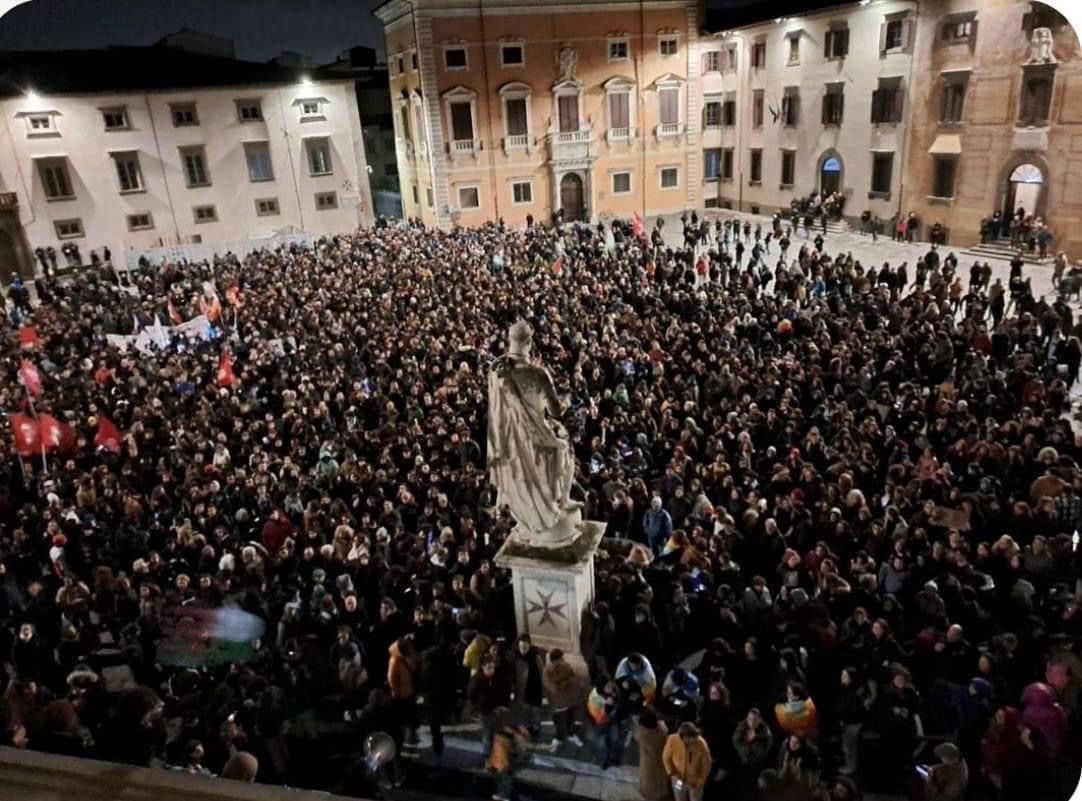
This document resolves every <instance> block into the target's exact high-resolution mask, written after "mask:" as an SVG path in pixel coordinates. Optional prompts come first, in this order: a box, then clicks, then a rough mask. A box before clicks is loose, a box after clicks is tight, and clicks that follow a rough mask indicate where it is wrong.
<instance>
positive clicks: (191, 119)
mask: <svg viewBox="0 0 1082 801" xmlns="http://www.w3.org/2000/svg"><path fill="white" fill-rule="evenodd" d="M169 110H170V112H171V113H172V115H173V127H174V128H183V127H184V126H186V125H198V124H199V116H198V115H197V114H196V112H195V103H173V104H172V105H170V106H169Z"/></svg>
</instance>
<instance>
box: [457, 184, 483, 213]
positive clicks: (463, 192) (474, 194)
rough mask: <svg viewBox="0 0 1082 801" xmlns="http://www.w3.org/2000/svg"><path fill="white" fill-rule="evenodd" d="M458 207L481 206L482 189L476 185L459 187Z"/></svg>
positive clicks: (474, 207)
mask: <svg viewBox="0 0 1082 801" xmlns="http://www.w3.org/2000/svg"><path fill="white" fill-rule="evenodd" d="M458 207H459V208H460V209H479V208H481V190H480V189H478V188H477V187H476V186H460V187H459V188H458Z"/></svg>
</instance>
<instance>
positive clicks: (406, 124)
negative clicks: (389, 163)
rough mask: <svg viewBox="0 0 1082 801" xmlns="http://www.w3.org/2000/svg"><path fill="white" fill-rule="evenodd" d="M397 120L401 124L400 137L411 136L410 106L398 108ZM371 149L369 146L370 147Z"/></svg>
mask: <svg viewBox="0 0 1082 801" xmlns="http://www.w3.org/2000/svg"><path fill="white" fill-rule="evenodd" d="M398 122H399V124H400V125H401V126H402V138H403V139H406V140H409V139H411V138H412V134H411V133H410V107H409V106H402V108H401V109H399V115H398ZM370 149H371V148H370Z"/></svg>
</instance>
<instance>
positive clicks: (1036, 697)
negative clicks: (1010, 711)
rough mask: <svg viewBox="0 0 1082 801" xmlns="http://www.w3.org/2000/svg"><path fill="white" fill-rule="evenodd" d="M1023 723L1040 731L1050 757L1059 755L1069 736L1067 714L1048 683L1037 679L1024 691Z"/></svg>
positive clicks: (1053, 757)
mask: <svg viewBox="0 0 1082 801" xmlns="http://www.w3.org/2000/svg"><path fill="white" fill-rule="evenodd" d="M1022 725H1023V726H1026V727H1027V728H1030V729H1034V730H1035V731H1037V732H1039V733H1040V735H1041V742H1042V743H1043V744H1044V748H1045V752H1046V755H1047V756H1048V758H1049V759H1055V758H1056V757H1058V756H1059V754H1060V752H1061V751H1062V750H1063V744H1064V742H1065V741H1066V738H1067V714H1066V713H1065V712H1064V711H1063V707H1062V706H1060V705H1059V704H1058V703H1056V697H1055V695H1054V694H1053V693H1052V688H1051V687H1049V686H1048V685H1047V684H1044V683H1043V682H1039V681H1035V682H1033V684H1030V685H1029V686H1028V687H1026V689H1025V691H1024V692H1023V693H1022Z"/></svg>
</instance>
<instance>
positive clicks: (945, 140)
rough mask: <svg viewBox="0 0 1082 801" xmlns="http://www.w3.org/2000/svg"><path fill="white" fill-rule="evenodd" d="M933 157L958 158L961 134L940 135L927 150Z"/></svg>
mask: <svg viewBox="0 0 1082 801" xmlns="http://www.w3.org/2000/svg"><path fill="white" fill-rule="evenodd" d="M928 152H929V153H931V154H932V155H933V156H960V155H961V154H962V136H961V134H940V135H939V136H937V137H936V138H935V141H934V142H932V146H931V147H930V148H928Z"/></svg>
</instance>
